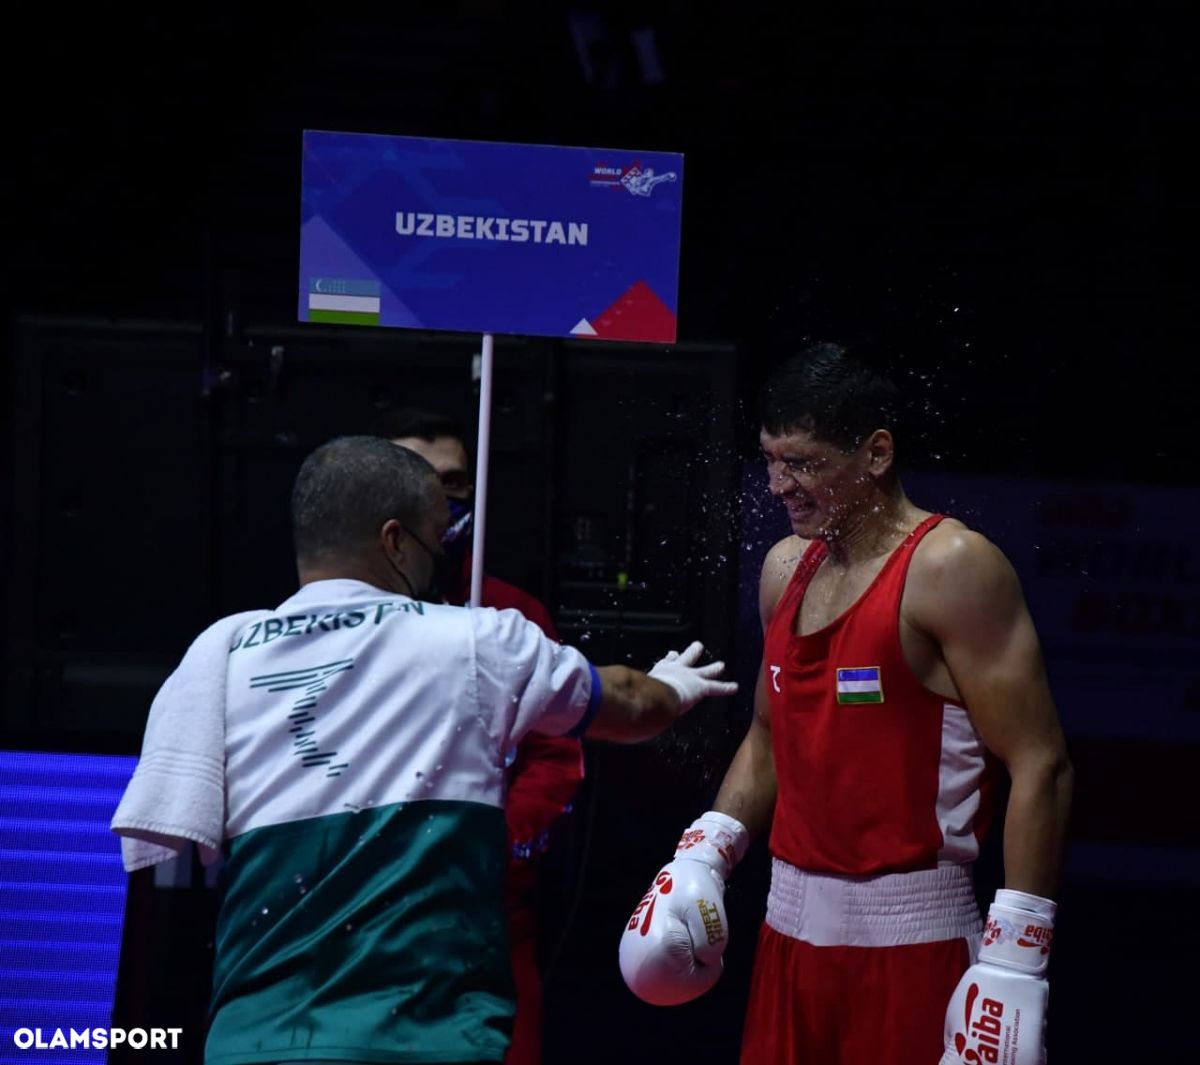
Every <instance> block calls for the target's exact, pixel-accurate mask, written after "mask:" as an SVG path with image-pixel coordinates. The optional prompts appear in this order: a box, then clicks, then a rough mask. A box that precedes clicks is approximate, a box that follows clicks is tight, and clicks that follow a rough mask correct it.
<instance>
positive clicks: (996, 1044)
mask: <svg viewBox="0 0 1200 1065" xmlns="http://www.w3.org/2000/svg"><path fill="white" fill-rule="evenodd" d="M978 998H979V985H978V984H972V985H971V986H970V987H969V988H968V989H967V1001H966V1005H965V1009H964V1011H963V1012H964V1014H965V1016H964V1021H965V1027H966V1029H967V1030H966V1032H965V1033H963V1032H955V1033H954V1049H955V1050H957V1051H958V1056H959V1057H960V1058H962V1060H963V1061H964V1062H966V1063H967V1065H983V1063H984V1062H985V1061H986V1062H989V1063H994V1062H999V1060H1000V1035H1001V1032H1002V1031H1003V1030H1004V1024H1003V1021H1002V1018H1003V1017H1004V1003H1003V1002H998V1001H997V1000H996V999H994V998H985V999H984V1000H983V1001H982V1002H980V1003H979V1015H978V1016H977V1017H975V1018H974V1019H972V1017H971V1014H972V1013H973V1012H974V1009H975V1000H976V999H978Z"/></svg>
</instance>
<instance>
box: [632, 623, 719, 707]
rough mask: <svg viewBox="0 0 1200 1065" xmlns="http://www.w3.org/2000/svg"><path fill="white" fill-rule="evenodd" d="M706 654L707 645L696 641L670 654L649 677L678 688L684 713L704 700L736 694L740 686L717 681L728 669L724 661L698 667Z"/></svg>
mask: <svg viewBox="0 0 1200 1065" xmlns="http://www.w3.org/2000/svg"><path fill="white" fill-rule="evenodd" d="M703 654H704V644H702V643H701V642H700V641H699V640H695V641H693V642H692V643H690V644H689V645H688V646H687V649H686V650H685V651H684V652H683V653H682V654H680V653H679V652H678V651H668V652H667V654H666V656H665V657H663V658H660V659H659V660H658V661H657V662H655V663H654V665H653V666H652V667H651V668H650V671H649V673H648V674H647V675H648V676H651V677H653V678H654V679H655V680H657V681H661V682H662V683H663V684H666V685H667V686H668V687H670V688H674V689H675V693H676V694H677V695H678V696H679V701H680V702H681V703H682V704H683V709H684V710H690V709H691V708H692V707H693V706H695V705H696V704H697V703H698V702H700V700H701V699H708V698H710V697H713V696H718V695H736V694H737V690H738V686H737V684H736V683H735V682H734V681H729V680H718V679H717V678H718V677H719V676H720V675H721V674H722V673H723V672H724V670H725V663H724V662H710V663H709V664H708V665H706V666H698V665H696V663H697V662H699V661H700V656H701V655H703Z"/></svg>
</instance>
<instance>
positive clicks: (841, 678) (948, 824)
mask: <svg viewBox="0 0 1200 1065" xmlns="http://www.w3.org/2000/svg"><path fill="white" fill-rule="evenodd" d="M941 520H942V516H941V515H932V516H930V517H929V518H927V519H925V520H924V521H923V522H922V523H921V524H920V525H918V526H917V527H916V528H915V529H914V530H913V531H912V532H911V533H909V535H908V536H907V537H906V538H905V540H904V541H903V543H901V544H900V546H899V547H897V548H896V549H895V550H894V551H893V552H892V554H891V557H890V558H888V560H887V561H886V562H885V563H884V566H883V568H882V569H881V570H880V571H879V574H878V576H876V578H875V580H874V581H873V582H872V584H871V585H870V587H869V588H868V589H867V590H866V591H865V592H864V593H863V594H862V596H860V597H859V599H858V600H857V601H856V602H855V603H854V604H853V605H852V606H851V607H850V608H849V609H848V610H847V611H846V612H845V613H844V614H842V615H841V616H840V617H838V618H837V619H836V620H834V621H833V622H831V623H830V624H828V625H826V626H825V627H824V628H822V629H820V630H819V631H817V632H814V633H812V634H811V635H808V636H798V635H796V619H797V615H798V613H799V609H800V605H801V603H802V602H803V600H804V593H805V591H806V590H807V589H808V585H809V582H810V581H811V580H812V577H813V574H815V573H816V571H817V568H818V567H819V566H820V565H821V562H822V561H823V560H824V559H825V556H826V553H827V552H826V548H825V544H824V543H823V542H821V541H820V540H815V541H813V542H812V544H811V545H810V546H809V548H808V550H807V551H806V552H805V555H804V557H803V559H801V561H800V563H799V565H798V566H797V567H796V572H795V574H794V575H793V576H792V579H791V581H790V582H789V584H788V586H787V589H786V590H785V591H784V594H783V597H782V598H781V599H780V601H779V604H778V606H777V607H776V608H775V613H774V615H773V616H772V618H771V621H770V624H769V625H768V627H767V633H766V640H765V645H764V648H763V676H764V679H765V682H766V687H767V695H768V698H769V700H770V712H771V734H772V747H773V749H774V753H775V770H776V778H777V780H778V796H777V798H776V804H775V819H774V823H773V825H772V829H771V853H772V854H773V855H775V857H777V858H781V859H783V860H784V861H786V862H789V863H790V864H792V865H794V866H796V867H798V868H800V869H806V870H811V871H815V872H824V873H839V874H844V875H849V876H869V875H875V874H880V873H899V872H909V871H912V870H917V869H932V868H935V867H936V866H938V865H944V864H950V863H965V862H971V861H973V860H974V859H975V857H976V856H977V855H978V853H979V839H980V838H981V837H982V834H983V829H984V827H985V825H986V821H987V816H986V814H987V810H986V805H987V804H986V803H985V801H984V800H985V797H986V796H987V794H988V793H989V792H990V786H989V785H990V778H991V773H990V770H989V759H988V756H987V754H986V751H985V749H984V746H983V743H982V741H981V740H980V738H979V735H978V733H977V732H976V731H975V728H974V726H973V724H972V723H971V719H970V717H969V716H968V714H967V711H966V709H965V707H963V706H961V705H959V704H957V703H954V702H952V701H951V700H949V699H947V698H945V697H944V696H941V695H938V694H936V693H935V692H932V691H930V690H929V689H928V688H926V687H924V686H923V685H922V684H921V683H920V681H918V680H917V678H916V676H915V675H914V673H913V671H912V669H911V667H910V666H909V664H908V662H907V661H906V660H905V657H904V651H903V649H902V648H901V645H900V632H899V618H900V600H901V596H902V595H903V593H904V582H905V578H906V576H907V574H908V567H909V563H910V562H911V561H912V556H913V552H914V551H915V550H916V548H917V545H918V544H919V543H920V542H921V540H922V539H923V538H924V536H925V535H926V533H928V532H929V531H930V530H931V529H932V528H934V527H935V526H936V525H937V524H938V523H939V522H940V521H941Z"/></svg>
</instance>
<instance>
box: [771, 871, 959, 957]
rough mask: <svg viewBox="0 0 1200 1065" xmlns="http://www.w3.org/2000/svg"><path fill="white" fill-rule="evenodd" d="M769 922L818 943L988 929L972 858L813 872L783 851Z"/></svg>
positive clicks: (886, 941)
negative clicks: (905, 867)
mask: <svg viewBox="0 0 1200 1065" xmlns="http://www.w3.org/2000/svg"><path fill="white" fill-rule="evenodd" d="M767 924H769V925H770V926H771V927H772V928H774V929H775V931H776V932H780V933H781V934H783V935H785V936H791V937H792V938H793V939H801V940H803V941H804V942H805V943H810V944H812V945H813V946H816V947H898V946H905V945H908V944H911V943H936V942H938V941H940V940H944V939H960V938H963V937H966V938H970V937H978V936H980V935H982V933H983V922H982V921H981V920H980V917H979V906H978V904H977V903H976V901H975V891H974V889H973V888H972V886H971V867H970V866H969V865H944V866H939V867H938V868H937V869H925V870H921V871H919V872H915V873H891V874H888V875H886V876H866V877H862V876H860V877H854V876H835V875H831V874H827V873H807V872H805V871H804V870H803V869H797V868H796V867H795V866H794V865H789V864H788V863H787V862H785V861H783V860H781V859H779V858H775V859H773V860H772V864H771V892H770V894H769V895H768V896H767Z"/></svg>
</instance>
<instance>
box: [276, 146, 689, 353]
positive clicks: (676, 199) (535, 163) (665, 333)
mask: <svg viewBox="0 0 1200 1065" xmlns="http://www.w3.org/2000/svg"><path fill="white" fill-rule="evenodd" d="M682 203H683V156H681V155H676V154H668V153H653V152H631V151H615V150H607V149H594V148H559V147H549V146H543V145H525V144H500V143H489V142H484V141H449V140H433V139H424V138H415V137H385V136H376V135H368V134H353V133H322V132H314V131H308V132H306V133H305V134H304V167H303V180H302V196H301V236H300V278H299V293H298V295H299V316H300V319H301V320H302V321H308V322H327V323H335V324H353V325H378V326H392V327H400V328H411V329H450V330H457V331H463V332H492V333H518V334H527V335H538V336H576V337H580V336H587V337H599V338H602V339H606V340H635V341H652V342H660V343H670V342H673V341H674V340H675V330H676V312H677V306H678V289H679V233H680V218H681V211H682Z"/></svg>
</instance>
